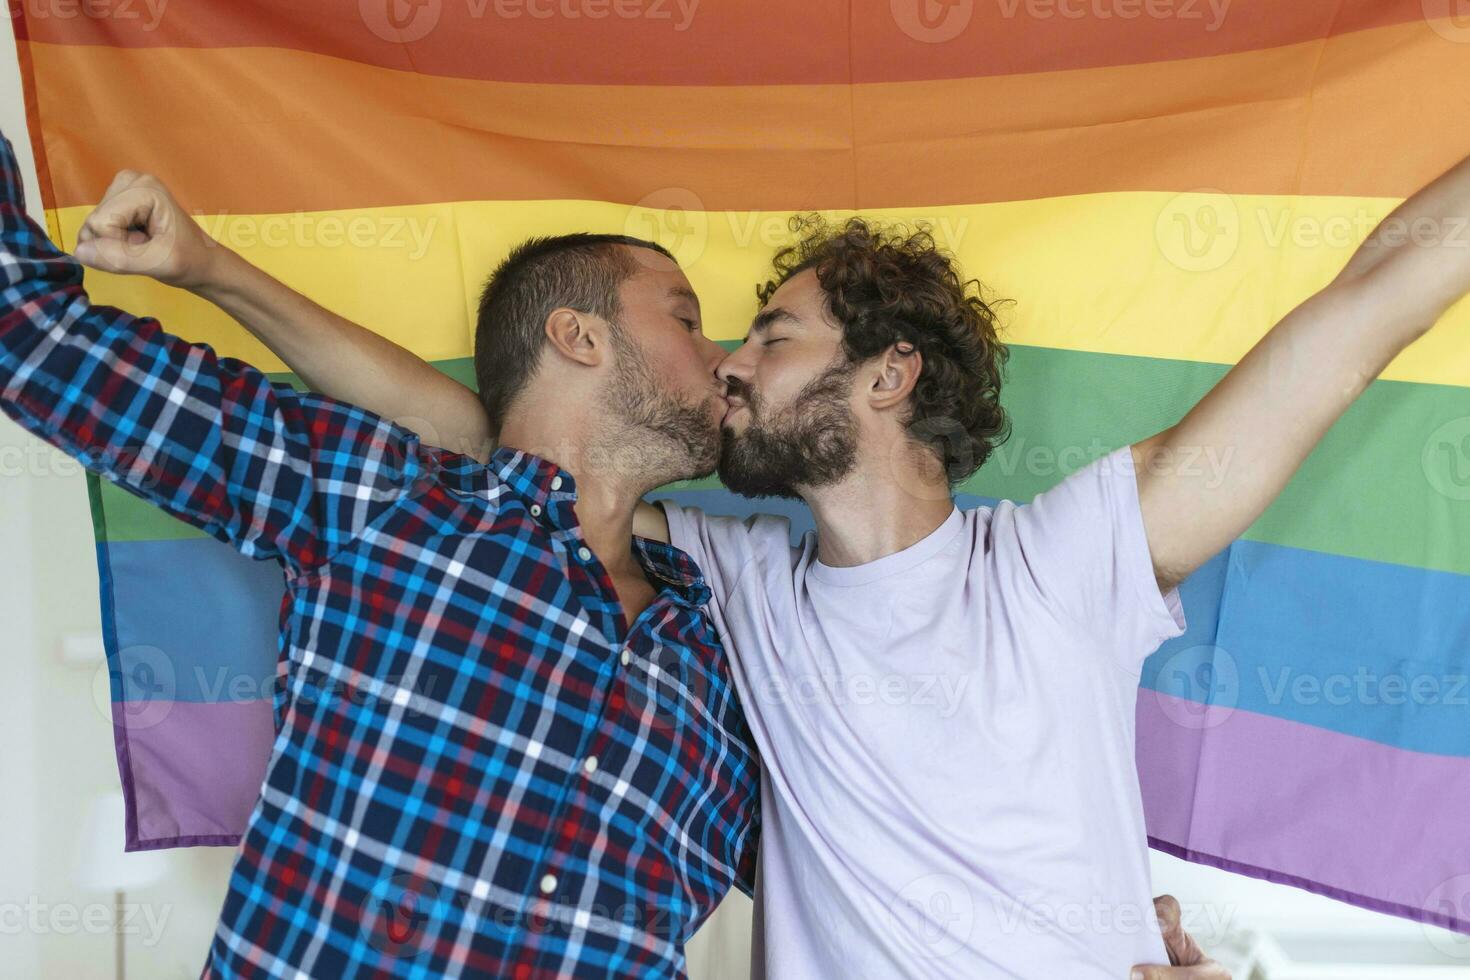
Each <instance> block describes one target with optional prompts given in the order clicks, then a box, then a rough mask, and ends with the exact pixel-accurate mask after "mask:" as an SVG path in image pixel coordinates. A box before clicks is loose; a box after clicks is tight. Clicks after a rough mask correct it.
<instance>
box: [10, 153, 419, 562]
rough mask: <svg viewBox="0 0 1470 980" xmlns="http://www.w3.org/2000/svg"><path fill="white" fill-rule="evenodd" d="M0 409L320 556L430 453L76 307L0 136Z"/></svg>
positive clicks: (65, 260)
mask: <svg viewBox="0 0 1470 980" xmlns="http://www.w3.org/2000/svg"><path fill="white" fill-rule="evenodd" d="M0 410H3V411H4V412H5V413H6V414H7V415H9V416H10V417H12V418H14V419H15V420H16V421H17V422H19V423H20V424H21V425H22V426H23V427H25V428H26V429H28V430H29V431H31V432H32V433H34V434H35V435H37V436H39V437H40V438H42V439H44V440H46V441H47V442H50V443H51V444H53V445H55V446H57V447H58V448H60V449H62V450H63V451H65V452H68V453H70V454H71V455H73V456H75V457H76V458H77V459H79V460H80V461H81V462H82V463H83V464H84V465H85V466H87V468H88V469H91V470H93V471H94V472H97V473H100V474H101V475H103V476H104V477H106V478H107V479H109V480H111V481H113V482H114V483H117V484H118V485H120V486H122V487H123V488H124V489H127V490H129V491H131V492H132V493H134V494H137V495H138V496H140V497H143V498H144V499H146V500H149V501H150V502H152V503H154V504H155V505H157V506H159V507H161V508H163V509H164V510H166V511H168V512H169V513H171V514H173V515H174V516H176V517H179V518H181V519H183V520H185V521H188V522H189V523H191V524H193V525H195V526H196V527H199V528H201V529H202V530H204V531H205V532H206V533H208V534H211V535H213V536H214V537H217V538H219V539H220V540H223V541H226V542H228V543H230V544H232V545H234V546H235V547H236V548H238V549H239V550H240V551H242V552H244V553H245V554H247V555H251V556H252V557H260V558H266V557H269V558H276V559H278V560H280V561H282V562H283V563H284V564H286V565H288V566H291V567H293V568H297V569H303V568H309V567H312V566H315V565H318V564H320V563H322V562H324V561H326V560H327V559H329V558H330V557H331V556H332V555H333V554H334V553H335V551H336V550H337V549H338V548H340V547H341V546H343V545H345V544H347V543H348V542H349V541H351V540H352V539H353V538H354V537H355V535H356V534H357V533H358V532H359V531H360V529H361V528H362V527H364V526H366V524H367V523H368V522H370V521H372V520H373V519H375V518H376V516H377V515H378V514H381V513H382V512H383V510H384V509H385V508H386V507H389V506H392V505H393V504H394V502H395V501H397V500H400V499H402V498H403V497H405V496H406V495H409V494H412V493H415V492H417V488H418V487H419V486H420V485H421V481H422V479H423V478H424V477H425V476H426V475H427V473H428V471H429V468H430V467H431V465H432V463H433V460H432V457H429V456H426V455H424V454H422V453H421V452H420V451H419V447H418V440H417V439H416V438H414V437H413V436H412V434H411V433H408V432H405V431H404V430H401V429H398V428H397V427H395V426H392V425H390V424H389V423H387V422H386V421H384V420H382V419H380V418H377V417H375V416H372V415H370V414H368V413H366V412H362V411H361V410H359V409H355V408H352V407H351V406H347V405H342V404H340V403H336V402H332V401H331V400H329V399H325V398H321V397H319V396H311V395H298V394H297V393H296V392H294V391H292V390H291V389H290V388H288V387H285V386H277V385H273V384H272V383H271V382H270V380H269V379H268V378H266V377H265V376H264V375H263V374H261V373H260V372H259V371H256V370H255V369H253V368H251V367H250V366H248V365H246V364H242V363H241V362H239V361H235V360H231V359H228V358H218V357H216V356H215V354H214V352H213V351H212V350H210V349H209V348H208V347H204V346H196V345H191V344H187V343H185V342H184V341H182V340H180V339H179V338H177V337H173V336H170V335H169V334H167V333H165V332H164V331H163V329H162V328H161V327H160V326H159V324H158V322H157V321H156V320H151V319H145V318H138V317H133V316H130V315H129V314H127V313H124V312H122V311H121V310H116V309H112V308H110V307H104V306H94V305H92V303H91V301H90V299H89V298H88V297H87V294H86V292H85V291H84V290H83V288H82V267H81V266H80V265H78V264H77V263H76V262H75V261H74V260H73V259H72V258H71V257H70V256H68V255H66V254H64V253H63V252H61V251H60V250H58V249H57V248H56V247H55V246H53V245H52V244H51V242H50V241H49V240H48V239H47V237H46V233H45V232H44V231H43V230H42V229H41V228H39V227H38V226H37V225H36V224H35V222H33V221H32V220H31V219H30V218H29V217H28V216H27V215H26V213H25V205H24V198H23V195H22V191H21V187H20V178H19V175H18V170H17V166H16V161H15V155H14V152H13V151H12V149H11V146H10V143H9V141H8V140H5V139H4V138H3V137H0Z"/></svg>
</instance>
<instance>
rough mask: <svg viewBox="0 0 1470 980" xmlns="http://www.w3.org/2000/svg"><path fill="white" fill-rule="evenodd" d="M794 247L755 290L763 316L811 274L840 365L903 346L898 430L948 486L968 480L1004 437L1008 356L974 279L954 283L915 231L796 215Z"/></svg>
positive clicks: (923, 233) (924, 231) (927, 239)
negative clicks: (916, 369) (932, 460)
mask: <svg viewBox="0 0 1470 980" xmlns="http://www.w3.org/2000/svg"><path fill="white" fill-rule="evenodd" d="M791 230H792V231H793V232H794V233H795V234H796V236H797V241H796V243H795V244H793V245H789V246H787V247H786V248H783V249H782V250H781V251H779V252H777V253H776V257H775V259H774V260H773V265H774V269H775V275H774V277H773V278H771V279H770V280H768V281H767V282H766V283H765V284H764V285H762V286H758V287H757V288H756V294H757V296H758V297H759V298H760V302H761V305H762V306H763V307H764V306H765V305H766V304H767V303H769V302H770V301H771V296H772V295H774V294H775V292H776V290H777V289H779V288H780V287H781V285H782V284H784V283H785V282H786V281H787V280H789V279H791V278H792V277H793V276H796V275H798V274H800V273H802V272H804V271H806V270H807V269H813V270H815V271H816V275H817V281H818V282H819V283H820V284H821V287H822V290H823V292H825V293H826V295H827V311H828V312H829V313H830V314H831V316H832V318H833V319H834V320H836V321H837V323H838V324H840V325H841V327H842V344H843V348H844V349H845V350H846V352H847V356H848V359H849V361H851V362H853V363H861V362H863V361H866V360H868V359H869V358H871V357H875V356H877V355H878V354H880V353H882V352H883V351H885V350H887V349H888V348H889V347H891V346H892V345H894V344H896V343H899V342H901V341H908V342H909V343H911V344H913V345H914V346H915V348H917V349H918V351H919V352H920V353H921V354H922V355H923V359H924V361H923V365H924V366H923V368H922V370H921V371H920V373H919V380H918V383H917V384H916V385H915V386H914V394H913V406H912V410H911V412H910V413H909V416H908V418H907V419H905V425H906V426H907V429H908V434H909V437H910V438H912V439H914V440H915V441H917V442H919V443H921V444H923V445H925V446H927V447H928V448H929V449H930V450H931V451H932V452H934V454H935V455H936V456H938V457H939V459H940V460H941V461H942V462H943V464H944V468H945V472H946V473H947V474H948V477H949V482H950V483H951V485H953V484H956V483H959V482H961V481H962V480H964V479H966V478H967V477H969V476H970V475H971V474H973V473H974V472H975V471H976V470H978V469H979V468H980V467H981V466H982V465H984V463H985V461H986V460H987V459H989V458H990V454H991V453H992V452H994V450H995V449H996V448H997V447H998V446H1000V445H1002V444H1003V443H1004V442H1005V441H1006V439H1008V438H1009V437H1010V419H1009V418H1008V417H1007V415H1006V412H1005V409H1003V408H1002V407H1001V404H1000V388H1001V383H1002V380H1003V377H1002V375H1003V371H1004V367H1005V363H1006V360H1007V358H1008V357H1009V353H1010V352H1009V351H1008V350H1007V349H1006V346H1005V345H1004V344H1002V343H1001V342H1000V340H999V338H998V337H997V325H998V320H997V318H996V315H995V309H994V307H995V305H998V304H1000V303H1004V302H1011V301H1010V300H997V301H993V302H992V303H987V302H986V301H985V300H984V299H983V298H982V296H981V293H982V289H983V287H982V286H981V283H980V281H979V280H978V279H969V280H966V279H962V278H961V277H960V274H959V271H958V269H957V268H956V266H955V261H954V257H953V256H952V255H950V254H949V253H947V252H945V251H944V250H942V249H940V248H939V246H938V245H936V244H935V242H934V236H933V235H932V234H931V233H930V231H929V229H928V228H927V227H926V226H925V225H923V224H918V225H916V226H915V227H914V228H913V229H909V228H907V227H905V226H903V225H879V224H876V223H874V222H871V221H868V220H866V219H864V218H850V219H848V221H847V222H846V223H844V224H843V225H841V226H840V227H833V226H831V225H829V224H828V223H827V222H826V221H825V220H824V219H823V218H822V217H821V216H820V215H796V216H794V217H793V218H792V219H791Z"/></svg>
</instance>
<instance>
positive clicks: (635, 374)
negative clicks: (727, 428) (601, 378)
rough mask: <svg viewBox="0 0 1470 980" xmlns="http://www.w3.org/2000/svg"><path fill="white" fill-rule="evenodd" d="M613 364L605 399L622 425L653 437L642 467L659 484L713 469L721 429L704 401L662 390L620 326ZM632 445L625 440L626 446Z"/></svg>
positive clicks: (703, 474) (699, 475)
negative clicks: (712, 420) (683, 398)
mask: <svg viewBox="0 0 1470 980" xmlns="http://www.w3.org/2000/svg"><path fill="white" fill-rule="evenodd" d="M612 345H613V349H614V350H615V351H616V352H617V364H616V365H615V367H614V369H613V378H612V381H611V383H610V384H609V385H608V389H607V403H608V407H609V408H610V409H611V410H612V412H613V414H614V416H615V417H617V419H618V420H619V421H620V422H621V423H623V424H624V425H626V426H628V427H630V428H632V429H634V430H641V431H643V432H646V433H649V434H651V435H653V436H654V437H655V439H654V440H653V441H652V443H651V444H649V446H648V448H647V450H646V452H645V453H641V454H638V455H640V456H642V457H645V458H643V459H642V460H640V462H639V466H640V468H641V469H642V470H643V471H644V472H646V473H648V474H651V475H655V476H658V477H659V478H660V479H659V480H658V485H662V484H664V483H668V482H672V481H674V480H697V479H702V478H704V477H706V476H709V475H710V474H711V473H713V472H714V470H715V464H716V462H718V460H719V455H720V429H719V426H718V424H716V423H713V422H711V421H710V416H709V411H708V409H706V408H705V407H704V406H703V405H702V404H701V405H693V404H690V403H689V402H686V401H683V400H681V399H680V398H679V397H678V396H677V395H674V394H672V393H670V392H668V391H666V390H665V389H664V388H663V387H662V386H661V385H660V384H659V379H658V377H657V375H655V374H654V372H653V369H652V368H651V367H650V366H649V364H648V359H647V358H645V357H644V356H643V351H641V350H640V349H639V348H638V346H637V345H636V344H634V343H633V342H632V341H631V340H630V339H629V338H628V337H627V336H625V335H624V334H623V333H622V331H621V330H618V329H616V328H615V329H614V330H613V331H612ZM634 448H635V447H633V446H624V447H622V449H623V450H624V451H627V450H632V449H634Z"/></svg>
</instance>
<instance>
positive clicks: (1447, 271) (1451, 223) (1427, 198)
mask: <svg viewBox="0 0 1470 980" xmlns="http://www.w3.org/2000/svg"><path fill="white" fill-rule="evenodd" d="M1390 263H1391V267H1392V269H1393V276H1394V278H1395V279H1396V280H1398V281H1399V283H1400V284H1401V285H1402V286H1403V287H1404V288H1405V289H1406V293H1405V295H1404V297H1403V298H1404V300H1405V302H1407V303H1411V304H1413V305H1414V306H1415V307H1416V308H1418V309H1420V310H1422V311H1423V312H1422V313H1421V316H1427V317H1431V318H1432V319H1431V322H1433V319H1437V318H1438V316H1437V315H1436V313H1435V311H1438V312H1439V313H1443V311H1444V310H1445V309H1448V307H1449V306H1451V305H1453V304H1454V303H1455V302H1456V301H1457V300H1459V298H1460V297H1462V296H1464V295H1465V293H1467V292H1470V157H1466V158H1465V159H1464V160H1461V161H1460V162H1459V163H1458V164H1456V165H1455V166H1453V167H1451V168H1450V169H1449V170H1447V171H1446V172H1445V173H1443V174H1441V175H1440V176H1439V177H1438V178H1436V179H1435V180H1434V181H1432V182H1431V183H1429V184H1428V185H1427V186H1425V187H1424V188H1423V189H1421V190H1420V191H1419V192H1418V193H1416V194H1414V196H1412V197H1410V198H1409V199H1408V200H1406V201H1405V202H1404V203H1403V204H1401V205H1399V206H1398V207H1397V208H1395V209H1394V210H1393V211H1392V212H1390V214H1389V215H1388V217H1386V218H1384V219H1383V221H1382V222H1380V223H1379V225H1378V227H1376V228H1375V229H1374V230H1373V232H1372V234H1370V235H1369V236H1368V238H1367V239H1366V240H1365V241H1364V242H1363V244H1362V245H1361V246H1360V247H1359V248H1358V250H1357V252H1355V253H1354V254H1353V257H1352V258H1351V259H1349V260H1348V264H1347V265H1346V266H1345V267H1344V268H1343V270H1342V272H1341V273H1339V275H1338V279H1339V281H1342V280H1349V279H1355V278H1361V277H1362V276H1364V275H1366V274H1367V273H1369V272H1374V271H1377V270H1382V269H1383V268H1385V267H1386V266H1389V264H1390Z"/></svg>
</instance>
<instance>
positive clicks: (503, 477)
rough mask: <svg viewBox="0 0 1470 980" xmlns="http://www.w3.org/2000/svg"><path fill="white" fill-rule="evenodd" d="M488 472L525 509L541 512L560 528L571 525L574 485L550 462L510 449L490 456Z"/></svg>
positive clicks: (574, 483)
mask: <svg viewBox="0 0 1470 980" xmlns="http://www.w3.org/2000/svg"><path fill="white" fill-rule="evenodd" d="M489 468H490V471H491V472H492V473H494V474H495V475H496V476H497V477H498V478H499V479H500V482H501V483H503V484H504V485H505V486H506V487H508V488H509V489H510V490H511V492H513V493H514V494H515V495H516V496H518V497H520V498H521V499H522V500H524V501H525V502H526V505H527V506H528V507H535V508H536V510H534V511H533V513H537V514H539V513H543V512H544V513H545V514H546V515H547V517H548V518H549V519H550V521H551V523H552V524H553V525H555V526H556V527H559V528H568V527H571V526H572V525H573V523H574V521H575V516H574V512H573V510H572V505H573V504H575V503H576V502H577V481H576V480H574V479H572V474H570V473H568V472H567V471H566V470H564V469H562V468H561V467H560V466H557V465H556V464H555V463H553V462H550V461H549V460H545V459H542V458H541V457H540V456H536V455H533V454H531V453H528V452H525V451H524V450H520V449H516V448H514V447H511V446H500V447H499V448H497V449H496V450H495V452H494V453H492V454H491V456H490V466H489Z"/></svg>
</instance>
